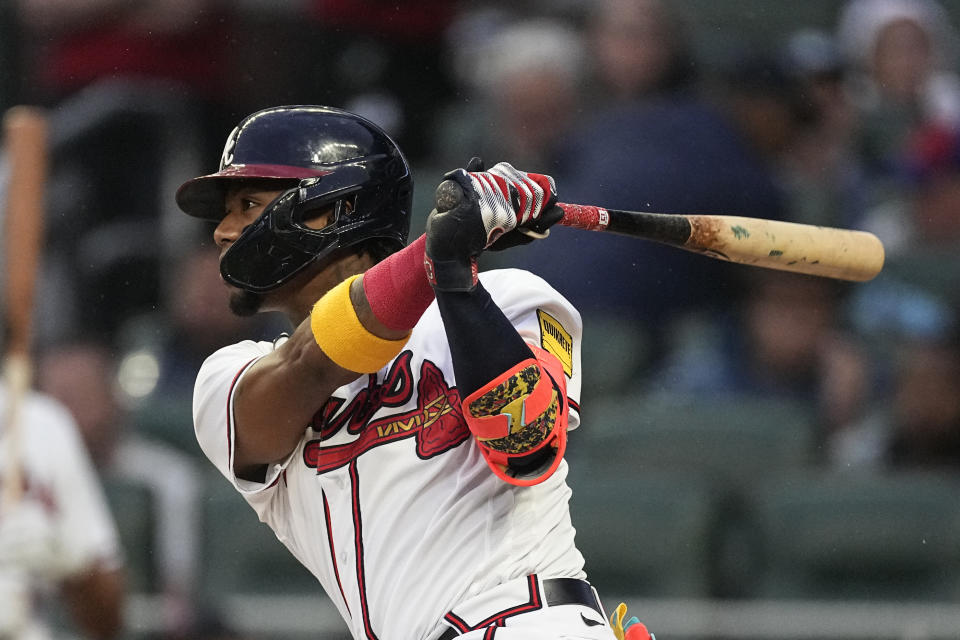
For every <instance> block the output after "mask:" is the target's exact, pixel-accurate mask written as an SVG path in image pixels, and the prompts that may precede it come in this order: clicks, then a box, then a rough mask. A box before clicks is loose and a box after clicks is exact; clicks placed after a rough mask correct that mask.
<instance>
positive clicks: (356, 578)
mask: <svg viewBox="0 0 960 640" xmlns="http://www.w3.org/2000/svg"><path fill="white" fill-rule="evenodd" d="M480 280H481V282H482V283H483V285H484V287H486V288H487V290H488V291H489V292H490V294H491V296H492V297H493V300H494V301H495V302H496V303H497V304H498V305H499V306H500V308H501V309H502V310H503V312H504V314H505V315H506V316H507V318H508V319H509V320H510V321H511V322H512V323H513V325H514V326H515V327H516V328H517V330H518V332H519V333H520V335H521V336H522V337H523V338H524V339H525V340H527V341H528V342H530V343H532V344H536V345H538V346H542V347H544V348H546V349H547V350H548V351H551V352H552V353H554V354H555V355H557V356H558V357H559V359H560V360H561V362H562V363H563V364H564V369H565V373H566V374H567V376H568V380H567V394H568V397H569V399H570V406H571V411H570V415H569V428H570V429H574V428H576V427H577V425H578V424H579V421H580V416H579V413H578V402H579V395H580V386H581V384H580V336H581V321H580V315H579V313H578V312H577V311H576V309H574V308H573V306H571V305H570V303H569V302H567V301H566V300H565V299H563V298H562V297H561V296H560V294H559V293H557V292H556V291H555V290H554V289H553V288H551V287H550V285H548V284H547V283H546V282H545V281H543V280H541V279H540V278H539V277H537V276H534V275H532V274H530V273H527V272H524V271H518V270H512V269H511V270H498V271H490V272H485V273H482V274H481V275H480ZM273 348H274V346H273V344H271V343H269V342H252V341H246V342H240V343H238V344H235V345H232V346H229V347H226V348H223V349H221V350H220V351H218V352H216V353H215V354H213V355H212V356H210V357H209V358H208V359H207V361H206V362H205V363H204V365H203V367H202V368H201V370H200V373H199V376H198V379H197V385H196V390H195V396H194V409H193V410H194V421H195V426H196V431H197V438H198V440H199V442H200V445H201V447H202V448H203V450H204V452H205V453H206V455H207V456H208V457H209V458H210V460H211V461H212V462H213V463H214V464H215V465H216V466H217V468H218V469H219V470H220V472H221V473H223V475H224V476H226V478H227V479H228V480H229V481H230V482H231V483H232V484H233V485H234V487H235V488H236V489H237V490H238V491H239V492H240V493H241V494H242V495H243V496H244V498H246V500H247V502H249V503H250V505H251V506H252V507H253V508H254V510H256V512H257V514H258V515H259V517H260V520H262V521H263V522H265V523H266V524H268V525H269V526H270V527H271V528H272V529H273V530H274V531H275V532H276V534H277V537H278V538H279V539H280V541H281V542H283V543H284V544H285V545H286V546H287V547H288V548H289V549H290V551H291V552H292V553H293V554H294V555H295V556H296V557H297V558H298V559H299V560H300V561H301V562H302V563H303V564H304V565H305V566H306V567H307V568H308V569H309V570H310V571H311V572H312V573H313V574H314V575H315V576H316V577H317V579H318V580H319V581H320V583H321V584H322V586H323V588H324V589H325V591H326V592H327V594H328V595H329V596H330V598H331V600H332V601H333V603H334V604H335V605H336V606H337V608H338V609H339V611H340V613H341V615H342V616H343V618H344V620H345V621H346V622H347V624H348V626H349V627H350V629H351V631H352V633H353V636H354V637H355V638H358V639H359V638H409V639H424V640H426V639H429V638H435V637H437V636H438V635H439V633H440V632H442V631H444V630H446V626H444V625H443V623H442V620H443V617H444V615H445V614H446V613H447V612H448V611H450V610H451V609H454V608H455V607H458V605H459V606H460V607H463V605H464V603H467V607H466V608H467V609H469V603H470V602H471V600H472V599H474V600H479V599H477V598H476V597H477V596H478V595H479V594H483V593H485V592H487V597H488V598H489V597H490V596H489V593H490V590H491V589H493V588H494V587H496V586H497V585H500V584H501V583H504V582H507V581H510V580H513V579H516V580H514V584H519V585H521V588H522V590H523V595H524V597H525V596H526V593H527V587H526V584H527V581H526V579H525V576H528V575H530V574H538V576H539V577H541V578H545V577H572V578H584V577H585V574H584V571H583V565H584V560H583V557H582V556H581V554H580V552H579V551H578V550H577V548H576V546H575V545H574V528H573V526H572V525H571V522H570V517H569V512H568V508H567V503H568V499H569V496H570V489H569V488H568V487H567V484H566V482H565V478H566V475H567V464H566V462H565V461H564V462H563V463H561V465H560V467H559V469H558V470H557V472H556V473H554V475H552V476H551V477H550V478H549V479H547V480H546V481H545V482H543V483H541V484H538V485H535V486H532V487H526V488H522V487H517V486H513V485H510V484H507V483H505V482H504V481H502V480H500V479H499V478H497V477H496V476H495V475H494V474H493V472H492V471H491V470H490V467H488V466H487V464H486V463H485V462H484V460H483V458H482V457H481V454H480V451H479V449H478V448H477V445H476V444H475V442H474V441H473V439H472V438H471V436H470V433H469V431H468V430H467V426H466V424H465V422H464V420H463V418H462V415H461V409H460V398H459V396H458V394H457V390H456V380H454V375H453V363H452V360H451V356H450V351H449V347H448V345H447V342H446V337H445V334H444V330H443V325H442V323H441V319H440V314H439V312H438V310H437V306H436V302H434V303H433V304H432V305H431V306H430V307H429V308H428V309H427V311H426V313H425V314H424V315H423V317H422V318H421V319H420V321H419V322H418V324H417V325H416V327H415V328H414V330H413V333H412V335H411V336H410V340H409V342H408V343H407V345H406V347H405V348H404V350H403V351H402V352H401V353H400V355H398V356H397V357H396V358H395V359H394V360H393V361H392V362H390V364H388V365H387V366H386V367H384V368H383V369H381V370H380V371H379V372H377V373H376V374H374V375H370V376H367V375H362V376H360V377H359V378H358V379H357V380H356V381H354V382H352V383H350V384H348V385H345V386H343V387H341V388H339V389H337V390H336V391H335V392H334V393H333V396H332V397H331V398H330V400H329V401H328V402H327V403H326V404H325V405H324V406H323V408H322V409H320V410H319V411H318V412H317V414H316V417H315V418H314V420H313V423H312V424H311V425H307V426H306V428H305V430H304V433H303V438H302V439H301V440H300V443H299V444H298V446H297V448H296V449H295V450H294V451H293V452H292V453H291V454H290V456H289V457H288V458H287V459H286V460H284V461H282V462H281V463H279V464H276V465H274V466H273V467H272V468H271V469H269V471H268V472H267V477H266V480H265V482H264V483H262V484H261V483H258V482H250V481H246V480H242V479H239V478H237V477H236V476H235V475H234V473H233V468H232V462H233V460H232V452H233V442H234V432H233V429H234V422H233V416H232V408H231V407H232V399H233V391H234V390H235V389H236V386H237V382H238V381H239V380H240V379H241V378H242V376H243V372H244V371H245V370H246V369H247V367H248V366H249V365H250V364H251V363H252V362H254V361H255V360H256V359H258V358H259V357H262V356H263V355H266V354H267V353H269V352H270V351H271V350H272V349H273ZM277 401H278V402H283V398H277ZM509 597H510V598H512V597H513V594H510V596H509ZM481 599H482V598H481ZM488 603H496V598H495V597H494V598H492V599H488V601H487V602H485V605H486V604H488ZM504 604H505V605H506V606H509V605H510V604H514V605H515V604H517V603H516V602H512V603H511V602H510V601H508V599H505V600H504ZM571 609H572V611H571V614H573V615H576V616H577V617H576V620H577V624H578V626H580V627H583V630H584V631H586V630H587V627H585V626H584V625H583V623H582V622H580V618H579V609H580V608H579V607H574V608H571ZM584 610H585V611H588V612H589V610H587V609H586V608H584ZM491 613H493V611H491ZM593 615H594V616H597V615H598V614H596V613H593ZM509 624H510V623H509V620H508V621H507V626H509ZM596 628H600V627H596ZM603 629H604V631H603V632H602V633H610V630H609V628H608V627H606V626H605V625H604V627H603ZM597 633H600V632H599V631H598V632H597ZM471 637H472V636H471ZM581 637H598V638H600V637H608V636H606V635H596V636H592V635H582V636H581ZM609 637H612V635H610V636H609Z"/></svg>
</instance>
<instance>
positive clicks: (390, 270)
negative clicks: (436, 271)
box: [363, 235, 433, 331]
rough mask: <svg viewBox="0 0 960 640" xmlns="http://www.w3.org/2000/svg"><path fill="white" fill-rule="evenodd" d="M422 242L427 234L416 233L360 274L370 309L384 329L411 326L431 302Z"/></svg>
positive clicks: (403, 329)
mask: <svg viewBox="0 0 960 640" xmlns="http://www.w3.org/2000/svg"><path fill="white" fill-rule="evenodd" d="M426 243H427V237H426V236H425V235H423V236H420V237H419V238H417V239H416V240H414V241H413V242H411V243H410V244H409V245H407V246H406V247H405V248H403V249H401V250H400V251H397V252H396V253H394V254H392V255H390V256H388V257H387V258H386V259H385V260H382V261H381V262H378V263H377V264H375V265H374V266H372V267H370V269H368V270H367V272H366V273H364V274H363V292H364V294H366V296H367V301H368V302H369V303H370V309H371V311H373V315H375V316H376V317H377V320H379V321H380V323H381V324H383V326H385V327H387V328H388V329H394V330H396V331H409V330H410V329H413V326H414V325H415V324H417V321H418V320H419V319H420V316H422V315H423V312H424V311H426V310H427V307H429V306H430V303H431V302H433V287H431V286H430V282H429V281H428V280H427V274H426V271H424V269H423V252H424V248H425V247H426Z"/></svg>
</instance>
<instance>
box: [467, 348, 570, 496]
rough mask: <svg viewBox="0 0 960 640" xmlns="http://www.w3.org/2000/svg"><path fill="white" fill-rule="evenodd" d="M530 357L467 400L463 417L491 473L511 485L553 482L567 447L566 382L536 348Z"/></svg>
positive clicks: (548, 356)
mask: <svg viewBox="0 0 960 640" xmlns="http://www.w3.org/2000/svg"><path fill="white" fill-rule="evenodd" d="M530 349H531V350H532V351H533V353H534V355H535V356H536V358H529V359H527V360H523V361H522V362H520V363H518V364H517V365H515V366H514V367H511V368H510V369H509V370H507V371H506V372H504V373H503V374H502V375H500V376H498V377H497V378H496V379H494V380H492V381H491V382H490V383H489V384H487V385H485V386H483V387H481V388H480V389H478V390H477V391H475V392H474V393H472V394H470V395H469V396H467V398H466V399H465V400H464V401H463V410H464V411H463V415H464V416H465V418H466V421H467V426H468V427H469V428H470V432H471V433H472V434H473V435H474V437H475V438H476V439H477V443H478V444H479V446H480V451H481V453H482V454H483V457H484V459H485V460H486V461H487V464H488V465H490V468H491V469H492V470H493V472H494V473H495V474H496V475H497V476H499V477H500V478H502V479H503V480H505V481H506V482H509V483H510V484H514V485H518V486H531V485H535V484H538V483H540V482H543V481H544V480H546V479H547V478H549V477H550V476H551V475H552V474H553V472H554V471H556V469H557V467H558V466H560V460H562V459H563V454H564V451H565V450H566V446H567V413H568V411H569V408H568V405H567V398H566V378H564V374H563V369H562V366H561V365H560V363H559V361H558V360H557V359H556V358H555V357H554V356H552V355H551V354H549V353H547V352H546V351H544V350H542V349H540V348H539V347H536V346H530Z"/></svg>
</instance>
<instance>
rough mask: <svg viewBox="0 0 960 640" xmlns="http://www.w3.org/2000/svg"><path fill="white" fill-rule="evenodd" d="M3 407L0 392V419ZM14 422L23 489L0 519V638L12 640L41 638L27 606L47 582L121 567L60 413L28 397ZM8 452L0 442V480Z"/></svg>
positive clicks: (72, 426) (100, 503)
mask: <svg viewBox="0 0 960 640" xmlns="http://www.w3.org/2000/svg"><path fill="white" fill-rule="evenodd" d="M6 407H7V393H6V390H5V389H3V388H0V415H6V414H5V413H4V412H5V411H6ZM19 416H20V418H19V424H20V425H21V428H20V432H19V438H18V440H19V447H18V451H17V452H16V457H17V459H18V460H19V461H20V464H21V469H22V472H21V473H22V477H23V482H24V485H25V490H24V493H23V497H22V498H21V500H20V502H19V503H17V504H16V505H15V506H14V507H12V509H11V511H10V512H2V513H0V545H3V547H4V549H3V552H2V553H0V555H2V556H3V558H2V559H0V635H3V636H4V637H13V638H17V639H18V640H19V639H25V638H30V639H39V638H45V637H47V633H46V631H45V629H44V627H43V625H42V623H41V622H40V621H39V620H37V619H36V618H35V612H31V611H30V608H29V604H30V603H31V601H33V600H34V599H35V597H36V596H38V595H41V596H42V595H43V594H44V592H45V591H47V590H49V588H50V586H51V584H50V580H57V579H59V578H63V577H65V576H67V575H70V574H71V573H74V572H78V571H81V570H83V569H86V568H89V567H92V566H101V567H103V568H106V569H114V568H117V567H119V565H120V563H121V562H122V558H121V550H120V545H119V542H118V537H117V531H116V526H115V523H114V520H113V516H112V514H111V513H110V510H109V507H108V505H107V502H106V499H105V497H104V495H103V490H102V488H101V486H100V483H99V480H98V478H97V475H96V473H95V470H94V468H93V465H92V464H91V462H90V459H89V456H88V454H87V450H86V447H85V446H84V443H83V441H82V440H81V438H80V434H79V432H78V430H77V427H76V423H75V422H74V420H73V418H72V417H71V416H70V414H69V413H68V412H67V410H66V408H64V407H63V406H62V405H60V404H59V403H58V402H56V401H55V400H53V399H52V398H49V397H47V396H45V395H43V394H39V393H33V392H31V393H29V394H28V395H27V396H26V397H25V398H24V399H23V401H22V404H21V407H20V414H19ZM2 428H3V427H2V426H0V429H2ZM9 445H10V438H9V434H8V433H3V434H2V435H0V451H2V452H3V455H2V456H0V478H2V473H3V472H2V468H3V467H4V466H5V465H6V464H7V460H8V459H9V458H8V455H9V454H10V451H11V448H10V446H9ZM24 562H28V563H29V564H30V567H29V568H25V567H24V566H23V563H24ZM44 574H46V575H44ZM25 603H26V604H27V605H28V606H24V604H25Z"/></svg>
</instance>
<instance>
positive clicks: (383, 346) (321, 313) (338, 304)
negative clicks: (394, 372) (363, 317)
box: [310, 275, 410, 373]
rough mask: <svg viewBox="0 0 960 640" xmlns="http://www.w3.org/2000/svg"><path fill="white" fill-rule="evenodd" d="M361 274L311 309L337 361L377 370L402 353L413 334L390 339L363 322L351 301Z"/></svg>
mask: <svg viewBox="0 0 960 640" xmlns="http://www.w3.org/2000/svg"><path fill="white" fill-rule="evenodd" d="M359 277H360V276H358V275H357V276H352V277H350V278H347V279H346V280H344V281H343V282H341V283H340V284H338V285H337V286H335V287H334V288H333V289H331V290H330V291H328V292H327V293H326V294H325V295H324V296H323V297H322V298H320V299H319V300H317V302H316V304H314V305H313V310H312V311H311V312H310V329H311V330H312V331H313V338H314V340H316V341H317V345H319V347H320V348H321V349H322V350H323V352H324V353H325V354H327V357H329V358H330V359H331V360H333V361H334V362H335V363H336V364H338V365H339V366H341V367H343V368H344V369H347V370H349V371H356V372H357V373H375V372H377V371H379V370H380V369H382V368H383V367H384V365H386V364H387V363H388V362H390V361H391V360H393V359H394V358H395V357H396V356H397V354H398V353H400V350H401V349H403V346H404V345H405V344H407V339H408V338H409V337H410V336H409V334H407V336H406V337H404V338H401V339H400V340H386V339H384V338H381V337H380V336H377V335H374V334H372V333H370V332H369V331H367V329H366V327H364V326H363V324H361V323H360V318H358V317H357V311H356V309H354V308H353V302H351V301H350V284H351V283H352V282H353V281H354V280H356V279H357V278H359Z"/></svg>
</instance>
